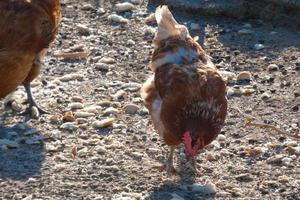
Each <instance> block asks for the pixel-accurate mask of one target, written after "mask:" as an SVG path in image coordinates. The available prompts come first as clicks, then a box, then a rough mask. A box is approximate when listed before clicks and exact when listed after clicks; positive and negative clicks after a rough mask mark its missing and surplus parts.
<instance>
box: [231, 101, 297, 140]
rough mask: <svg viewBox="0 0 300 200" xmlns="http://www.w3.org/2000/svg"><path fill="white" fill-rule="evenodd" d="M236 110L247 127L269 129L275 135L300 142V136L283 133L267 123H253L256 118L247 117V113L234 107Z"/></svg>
mask: <svg viewBox="0 0 300 200" xmlns="http://www.w3.org/2000/svg"><path fill="white" fill-rule="evenodd" d="M232 108H233V109H234V110H237V111H238V112H239V113H240V114H241V115H242V116H243V117H244V118H245V125H246V126H254V127H258V128H269V129H272V130H273V131H275V132H270V133H272V134H273V135H284V136H286V137H288V138H290V139H293V140H296V141H300V136H298V135H291V134H289V133H288V132H286V131H283V130H281V129H279V128H276V127H275V126H273V125H269V124H265V123H256V122H253V121H254V120H255V119H256V118H255V117H253V116H251V115H247V114H245V113H243V112H242V111H241V110H240V109H239V108H238V107H236V106H235V107H232Z"/></svg>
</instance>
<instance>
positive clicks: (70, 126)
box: [60, 122, 77, 131]
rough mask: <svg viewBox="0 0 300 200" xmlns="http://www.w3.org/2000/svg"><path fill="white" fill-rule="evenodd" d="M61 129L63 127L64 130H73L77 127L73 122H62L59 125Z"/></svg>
mask: <svg viewBox="0 0 300 200" xmlns="http://www.w3.org/2000/svg"><path fill="white" fill-rule="evenodd" d="M60 128H61V129H65V130H68V131H74V130H76V129H77V127H76V126H75V125H74V123H73V122H66V123H63V124H62V125H61V126H60Z"/></svg>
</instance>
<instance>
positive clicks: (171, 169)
mask: <svg viewBox="0 0 300 200" xmlns="http://www.w3.org/2000/svg"><path fill="white" fill-rule="evenodd" d="M174 151H175V148H174V147H170V152H169V156H168V159H167V163H166V170H167V176H168V177H170V176H171V175H174V174H178V171H177V170H176V169H175V167H174V165H173V157H174V156H173V155H174Z"/></svg>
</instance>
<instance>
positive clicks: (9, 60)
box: [0, 0, 61, 114]
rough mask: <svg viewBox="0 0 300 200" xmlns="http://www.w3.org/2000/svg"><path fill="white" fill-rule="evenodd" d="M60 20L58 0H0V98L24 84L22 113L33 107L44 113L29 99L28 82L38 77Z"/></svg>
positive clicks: (29, 89) (29, 88)
mask: <svg viewBox="0 0 300 200" xmlns="http://www.w3.org/2000/svg"><path fill="white" fill-rule="evenodd" d="M60 18H61V13H60V4H59V0H1V1H0V27H1V29H0V99H1V98H4V97H5V96H6V95H8V94H9V93H11V92H13V91H14V90H15V89H16V88H17V86H19V85H21V84H23V85H24V87H25V89H26V93H27V97H28V102H29V108H28V109H27V110H26V111H25V112H24V114H26V113H29V112H30V110H31V108H32V107H33V106H35V107H37V108H38V110H39V111H40V114H43V113H46V112H45V111H43V110H42V109H40V108H39V107H38V106H37V104H36V103H35V101H34V99H33V98H32V94H31V87H30V82H31V81H32V80H33V79H35V78H36V77H37V76H38V74H39V71H40V68H41V65H42V59H43V57H44V54H45V52H46V50H47V48H48V47H49V45H50V43H51V42H52V41H53V40H54V38H55V36H56V34H57V29H58V24H59V21H60Z"/></svg>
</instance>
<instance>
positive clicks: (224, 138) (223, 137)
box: [217, 134, 226, 141]
mask: <svg viewBox="0 0 300 200" xmlns="http://www.w3.org/2000/svg"><path fill="white" fill-rule="evenodd" d="M217 140H218V141H225V140H226V136H225V135H223V134H219V135H218V136H217Z"/></svg>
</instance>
